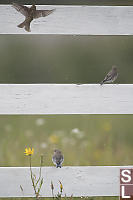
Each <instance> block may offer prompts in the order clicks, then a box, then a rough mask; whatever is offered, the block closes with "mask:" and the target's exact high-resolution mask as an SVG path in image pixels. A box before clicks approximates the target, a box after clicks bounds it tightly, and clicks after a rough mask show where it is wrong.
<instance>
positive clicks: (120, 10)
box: [0, 5, 133, 35]
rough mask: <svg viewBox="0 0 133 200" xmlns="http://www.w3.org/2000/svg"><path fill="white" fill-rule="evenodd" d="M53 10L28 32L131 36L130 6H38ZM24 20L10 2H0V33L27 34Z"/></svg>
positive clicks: (132, 7) (131, 18)
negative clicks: (23, 26) (0, 3)
mask: <svg viewBox="0 0 133 200" xmlns="http://www.w3.org/2000/svg"><path fill="white" fill-rule="evenodd" d="M53 8H55V9H56V10H55V12H54V13H52V14H51V15H49V16H47V17H45V18H39V19H36V20H34V21H33V22H32V25H31V30H32V32H31V34H32V33H33V34H72V35H73V34H74V35H132V34H133V6H122V7H121V6H63V5H59V6H57V5H50V6H48V5H45V6H44V5H38V6H37V9H53ZM23 19H24V16H22V15H21V13H18V12H17V11H16V10H15V9H14V8H13V7H12V6H11V5H0V34H5V33H6V34H27V32H26V31H25V30H24V29H20V28H18V27H17V25H18V24H20V23H21V22H22V21H23Z"/></svg>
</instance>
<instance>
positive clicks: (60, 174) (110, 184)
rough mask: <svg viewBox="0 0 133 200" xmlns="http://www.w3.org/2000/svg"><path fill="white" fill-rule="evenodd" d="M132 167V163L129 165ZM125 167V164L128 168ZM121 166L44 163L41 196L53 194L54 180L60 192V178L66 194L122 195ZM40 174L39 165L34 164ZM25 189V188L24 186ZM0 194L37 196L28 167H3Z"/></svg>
mask: <svg viewBox="0 0 133 200" xmlns="http://www.w3.org/2000/svg"><path fill="white" fill-rule="evenodd" d="M128 167H129V168H130V169H131V168H133V166H128ZM128 167H123V168H128ZM120 168H122V167H119V166H99V167H98V166H96V167H95V166H92V167H88V166H87V167H62V168H61V169H60V168H55V167H43V168H42V176H43V178H44V184H43V186H42V189H41V193H40V194H41V196H42V197H52V192H51V186H50V185H51V181H52V182H53V184H54V194H55V195H56V194H57V193H58V192H60V184H59V181H61V182H62V185H63V195H65V194H66V195H67V197H70V196H71V195H73V197H79V196H84V197H87V196H119V193H120V191H119V190H120V189H119V187H120V186H119V185H120V178H119V174H120ZM33 171H34V172H35V173H36V174H37V173H38V174H39V168H33ZM21 188H22V189H23V191H22V189H21ZM0 197H34V190H33V187H32V183H31V179H30V170H29V168H28V167H1V168H0Z"/></svg>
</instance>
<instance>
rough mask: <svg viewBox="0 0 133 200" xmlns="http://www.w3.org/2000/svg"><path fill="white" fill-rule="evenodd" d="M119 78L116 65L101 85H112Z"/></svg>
mask: <svg viewBox="0 0 133 200" xmlns="http://www.w3.org/2000/svg"><path fill="white" fill-rule="evenodd" d="M117 77H118V70H117V67H116V66H115V65H113V66H112V70H111V71H110V72H109V73H108V74H107V75H106V76H105V78H104V80H103V81H102V82H101V83H100V84H101V85H102V84H104V83H112V82H114V81H115V80H116V79H117Z"/></svg>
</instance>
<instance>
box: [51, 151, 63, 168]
mask: <svg viewBox="0 0 133 200" xmlns="http://www.w3.org/2000/svg"><path fill="white" fill-rule="evenodd" d="M52 161H53V163H54V165H56V167H57V168H58V167H60V168H61V167H62V163H63V161H64V157H63V155H62V153H61V151H60V150H58V149H55V150H54V155H53V157H52Z"/></svg>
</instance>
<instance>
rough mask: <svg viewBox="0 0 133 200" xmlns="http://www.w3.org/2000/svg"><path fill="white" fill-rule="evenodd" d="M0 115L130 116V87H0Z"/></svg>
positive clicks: (132, 92) (132, 108)
mask: <svg viewBox="0 0 133 200" xmlns="http://www.w3.org/2000/svg"><path fill="white" fill-rule="evenodd" d="M0 114H133V84H131V85H124V84H123V85H118V84H111V85H107V84H106V85H102V86H101V85H100V84H88V85H87V84H84V85H76V84H0Z"/></svg>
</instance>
